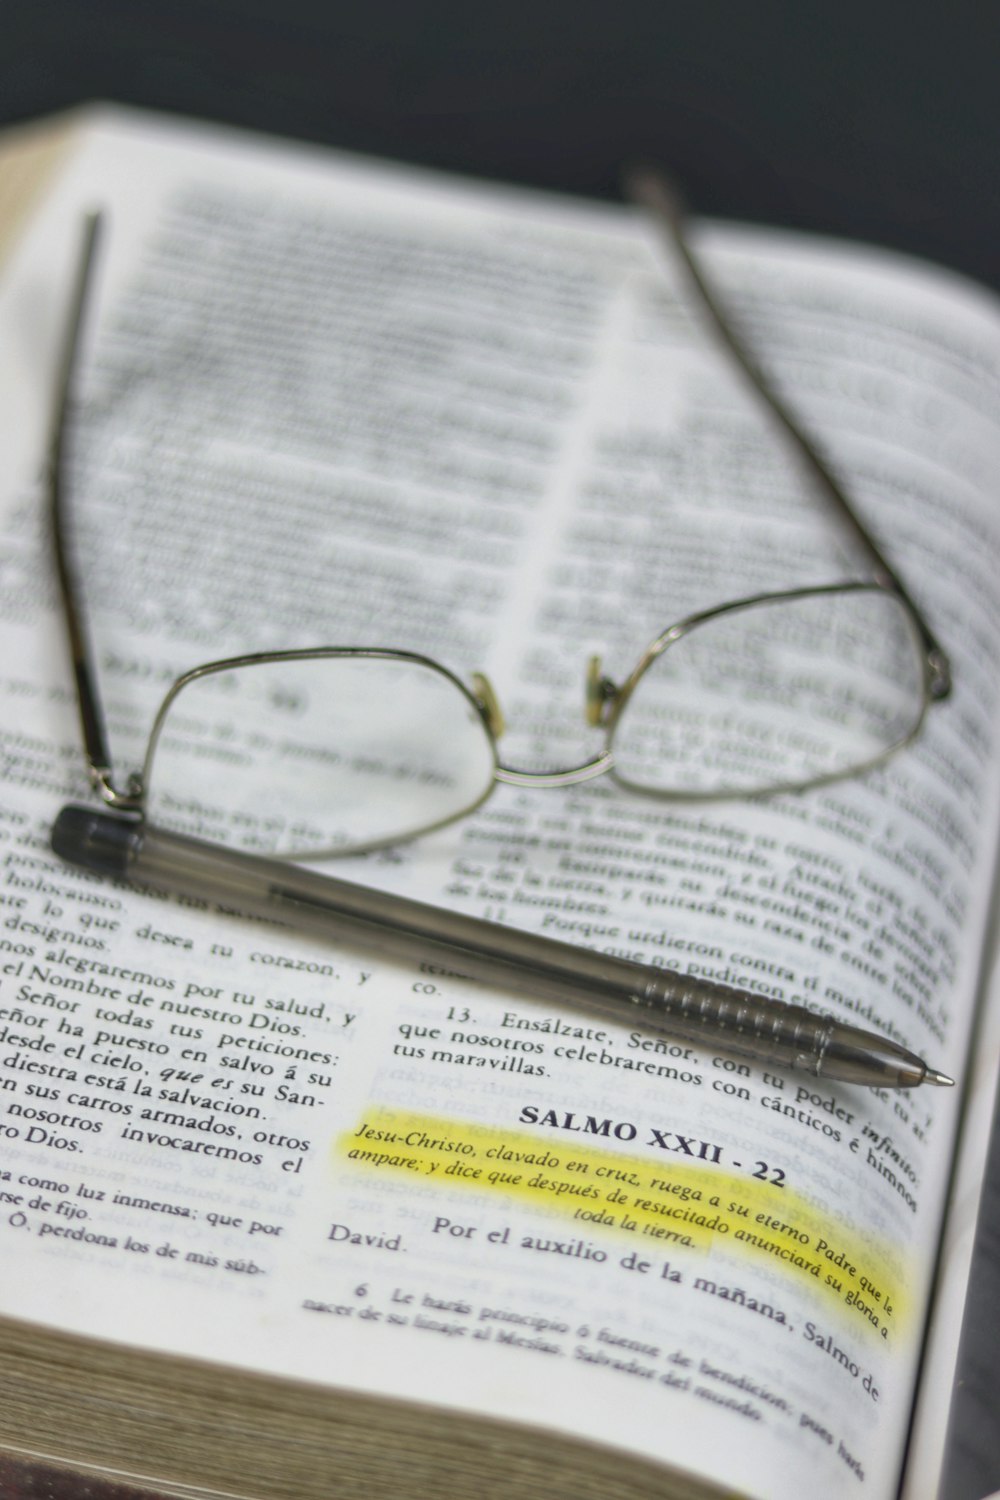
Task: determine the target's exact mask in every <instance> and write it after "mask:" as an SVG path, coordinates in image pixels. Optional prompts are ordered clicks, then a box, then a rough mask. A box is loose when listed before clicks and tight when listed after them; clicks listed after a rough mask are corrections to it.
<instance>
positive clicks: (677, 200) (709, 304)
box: [624, 164, 951, 699]
mask: <svg viewBox="0 0 1000 1500" xmlns="http://www.w3.org/2000/svg"><path fill="white" fill-rule="evenodd" d="M624 187H625V192H626V194H627V196H628V197H629V198H630V199H631V200H632V201H633V202H634V203H637V204H639V205H640V206H641V207H643V208H645V209H647V210H648V211H649V212H650V213H651V214H652V216H653V217H654V218H655V219H656V221H657V223H658V224H659V225H660V227H661V228H662V229H663V230H664V231H665V232H666V234H667V236H668V238H669V240H670V243H671V245H672V246H673V248H674V249H675V250H676V251H677V252H678V254H679V256H680V258H681V260H682V262H683V264H684V266H685V268H686V270H687V273H688V276H689V278H690V280H691V283H692V286H693V287H694V289H695V291H696V292H697V294H698V297H699V300H700V302H701V304H702V306H703V307H704V309H705V311H706V312H707V313H708V315H709V317H710V318H711V321H712V323H713V324H714V327H715V330H716V332H717V333H718V335H719V337H720V338H721V340H722V341H723V343H724V344H725V345H726V347H727V349H728V350H729V353H730V354H731V355H732V357H733V359H734V360H735V361H736V363H737V364H738V365H739V366H740V368H741V369H742V370H743V372H744V374H745V375H746V377H747V378H748V380H749V381H750V383H751V385H752V386H753V388H754V390H755V391H756V392H757V393H758V395H759V396H761V397H762V398H763V400H764V401H765V402H766V403H767V405H768V406H769V407H770V409H771V411H772V412H773V413H774V415H775V416H776V417H777V419H778V421H779V422H780V423H781V426H782V427H783V429H784V431H785V433H786V434H787V435H788V437H789V438H790V439H791V441H792V443H793V444H794V446H795V448H796V449H797V451H798V453H799V456H800V458H801V459H802V461H803V462H804V464H805V466H806V469H807V470H808V472H809V473H810V475H811V476H812V478H813V480H814V481H815V482H816V484H817V485H818V487H819V490H820V492H821V493H822V494H823V495H824V496H825V497H826V500H827V501H828V502H829V503H830V504H831V505H832V506H833V509H834V510H835V511H836V512H837V514H838V515H839V516H840V518H841V520H842V521H843V522H844V523H845V525H846V526H847V527H848V529H849V530H850V532H851V533H852V535H853V536H854V537H855V538H856V539H857V541H858V542H860V544H861V546H862V547H863V548H864V549H865V551H866V552H867V553H868V556H869V558H870V560H871V562H872V565H873V567H874V571H875V576H876V579H877V581H878V582H879V583H880V584H882V585H883V586H884V587H888V588H890V589H892V590H893V592H895V593H896V594H898V595H899V597H900V598H901V599H902V600H903V601H904V602H905V604H906V605H907V606H908V608H909V610H910V612H911V614H912V615H913V619H914V621H915V622H916V625H917V629H918V630H919V632H920V638H921V643H922V645H923V649H924V655H925V661H926V668H927V690H928V692H929V694H930V696H931V697H932V698H935V699H937V698H946V697H947V696H948V694H949V693H950V692H951V666H950V663H949V660H948V656H947V653H946V652H945V651H944V649H943V648H942V646H941V645H940V643H939V642H938V640H937V637H936V636H935V635H934V632H933V631H932V630H931V628H930V626H929V625H928V623H927V620H926V619H925V617H924V615H923V613H922V612H921V610H920V609H919V608H918V606H917V605H916V603H915V602H914V600H913V598H912V597H911V595H910V592H909V590H908V589H907V587H906V585H905V584H904V583H903V581H902V579H901V578H900V576H899V574H898V573H897V572H896V570H895V568H893V567H892V565H891V564H890V563H889V562H888V560H887V559H886V557H885V554H884V553H883V552H882V550H881V548H880V547H879V545H878V543H877V542H876V541H875V538H874V537H873V536H872V534H871V532H870V531H869V530H868V528H867V526H866V525H865V524H864V522H863V521H862V520H861V518H860V516H859V515H858V514H857V512H856V511H855V509H854V506H853V505H852V504H851V502H850V500H849V499H848V498H847V495H846V494H845V493H844V490H843V489H842V488H841V486H840V484H839V483H838V481H837V480H836V478H835V477H834V475H833V473H832V472H831V470H830V468H829V466H828V465H827V463H826V461H825V459H823V458H822V457H821V455H820V453H819V451H818V449H817V448H816V446H815V445H814V443H813V442H812V440H811V439H810V438H809V437H808V435H807V434H806V433H805V432H804V431H803V429H802V427H801V426H800V425H799V423H798V421H797V420H796V418H795V417H794V416H793V415H792V413H791V411H790V410H789V408H788V407H787V406H786V405H785V403H784V402H783V401H782V399H781V397H780V396H779V395H778V393H777V391H776V390H775V389H774V387H773V385H772V384H771V382H770V381H769V379H768V378H767V376H766V375H765V374H764V372H763V371H762V370H761V369H760V367H759V366H758V365H757V364H756V363H755V361H754V360H753V359H752V358H751V356H750V353H749V351H748V350H747V349H746V348H745V346H744V345H743V343H742V342H741V340H740V338H739V336H738V335H737V333H736V331H735V329H734V328H733V326H732V324H731V323H730V321H729V318H728V316H727V314H726V313H725V312H724V311H723V308H722V305H721V303H720V302H719V300H718V298H717V297H716V295H715V292H714V291H713V289H712V287H711V286H710V285H709V283H708V282H707V281H706V279H705V275H704V273H703V271H702V269H701V266H700V264H699V262H698V259H697V257H696V256H695V254H694V252H693V251H692V249H691V246H690V244H689V243H688V240H687V237H686V235H685V232H684V226H685V209H684V204H683V202H682V199H681V197H680V194H679V193H678V191H677V189H676V188H675V186H674V185H673V183H672V182H671V181H670V179H669V178H668V177H667V176H666V175H665V174H664V173H663V172H662V171H660V170H659V169H658V168H656V167H652V166H649V165H647V164H642V165H638V166H634V167H631V168H630V169H629V170H628V171H627V172H626V174H625V178H624Z"/></svg>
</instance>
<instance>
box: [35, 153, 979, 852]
mask: <svg viewBox="0 0 1000 1500" xmlns="http://www.w3.org/2000/svg"><path fill="white" fill-rule="evenodd" d="M632 188H633V195H634V196H635V197H636V198H637V199H638V200H639V201H641V202H642V203H644V204H645V205H646V206H647V207H649V208H650V209H651V210H652V211H653V212H654V213H655V214H656V216H657V218H658V220H659V222H660V223H661V224H662V225H663V227H664V228H665V229H666V230H667V232H668V233H669V235H670V238H671V240H672V242H673V244H674V246H675V248H676V249H677V250H678V251H679V253H680V255H681V257H682V259H683V261H684V262H685V264H686V265H687V268H688V271H689V273H690V278H691V284H692V287H693V288H694V289H695V291H696V292H697V294H698V296H699V297H700V300H701V302H702V304H703V305H704V307H705V309H706V310H707V313H708V314H709V316H710V318H711V319H712V320H713V321H714V323H715V326H716V329H717V331H718V333H719V335H720V336H721V338H722V339H723V341H724V342H725V343H726V345H727V346H728V348H729V350H730V353H731V354H732V356H733V358H734V359H735V360H736V361H737V362H738V363H739V364H740V366H741V367H742V368H743V370H744V371H745V373H746V374H747V376H748V377H749V378H750V380H751V381H752V383H753V386H754V387H755V389H756V390H757V391H758V393H759V394H760V395H761V397H762V398H763V399H764V400H765V401H766V402H767V403H768V405H769V406H770V408H771V410H772V411H773V412H774V413H775V414H776V416H777V418H778V420H779V422H780V423H781V425H782V426H783V427H784V429H785V431H786V433H787V434H788V436H789V438H790V439H791V441H792V442H793V443H794V445H795V446H796V447H797V449H798V452H799V455H800V457H801V458H802V460H803V461H804V463H805V465H806V468H807V469H808V471H809V473H810V474H811V477H812V480H813V482H814V487H815V490H816V493H817V495H818V496H819V497H820V498H821V499H822V500H823V501H824V502H825V503H826V504H827V505H829V506H831V507H832V508H833V510H834V511H835V512H836V514H837V515H838V516H839V517H840V519H841V520H842V521H843V523H844V524H845V525H846V526H847V528H848V529H849V531H850V532H851V534H852V535H853V537H854V539H855V541H856V542H857V543H858V544H859V545H860V547H861V549H862V550H863V552H864V554H865V556H866V557H867V559H868V562H869V564H870V568H871V579H870V581H864V582H862V581H859V582H852V581H849V582H843V583H834V584H831V585H828V586H825V587H810V588H803V589H796V590H791V591H785V592H782V593H772V594H764V595H756V596H754V597H751V598H746V599H740V600H736V601H734V602H728V603H725V604H722V605H720V606H718V607H717V608H714V609H710V610H706V611H702V612H700V613H698V614H694V615H689V616H688V617H686V618H685V619H682V620H680V621H677V622H675V623H673V624H671V625H670V626H668V628H666V629H665V630H664V631H662V633H661V634H660V635H658V636H657V637H656V639H655V640H653V641H652V643H651V644H650V645H649V646H648V647H647V648H646V650H645V651H644V652H643V653H642V655H641V656H640V657H639V659H638V661H637V663H636V665H635V667H634V669H633V670H632V672H631V673H630V674H629V676H628V677H627V678H626V679H625V680H624V681H623V682H620V683H615V682H612V681H611V680H610V679H609V678H608V677H607V676H605V674H604V672H603V670H602V667H601V663H600V661H599V660H597V659H594V660H592V661H591V663H590V665H589V668H588V670H587V674H586V684H585V712H586V716H587V719H588V721H589V723H590V724H591V725H592V726H593V727H594V729H595V731H596V732H598V733H599V734H600V736H601V743H600V746H599V748H598V749H597V750H596V751H595V753H594V754H593V755H592V756H590V757H589V758H587V759H585V760H584V761H583V762H582V763H580V764H577V765H573V766H569V767H562V768H556V769H551V770H536V769H531V768H518V767H517V766H513V765H509V764H507V763H506V762H505V761H504V759H503V757H502V756H501V753H500V748H499V746H500V741H501V737H502V733H503V727H504V726H503V718H502V714H501V711H500V708H499V705H498V702H497V697H496V694H495V693H494V691H493V688H492V687H491V685H490V683H489V682H488V680H487V679H486V678H485V677H484V676H483V675H482V674H479V673H476V674H474V675H473V676H472V677H471V678H470V679H469V681H468V683H465V682H463V681H462V680H461V679H460V678H459V677H457V676H456V675H455V674H454V673H453V672H452V671H451V670H449V669H448V668H447V667H444V666H442V665H440V664H439V663H438V662H435V661H433V660H431V659H430V658H428V657H426V656H423V655H420V654H418V653H415V652H411V651H406V650H390V649H382V648H371V649H368V648H346V647H343V648H342V647H330V648H320V649H310V650H289V651H278V652H267V653H258V654H251V655H244V656H238V657H232V658H228V659H226V660H222V661H214V662H209V663H207V664H206V665H204V666H200V667H197V668H195V669H194V670H192V671H189V672H186V673H184V675H183V676H181V677H179V678H178V679H177V680H176V681H175V682H174V684H173V686H172V687H171V688H170V690H169V692H168V693H167V695H166V697H165V698H164V700H163V703H162V705H161V707H160V709H159V711H158V713H157V714H156V717H155V720H154V722H153V726H152V730H151V733H150V738H149V744H148V749H147V752H146V757H145V762H144V765H143V767H142V769H141V770H140V771H138V772H136V773H134V774H133V775H131V776H130V777H129V778H128V779H127V780H126V781H125V782H124V783H120V782H119V781H118V780H117V778H116V776H115V773H114V770H113V766H112V760H111V755H110V751H109V748H108V738H107V734H106V730H105V723H104V715H103V711H102V708H101V700H100V694H99V691H98V681H97V673H96V671H95V667H94V661H93V656H92V652H91V648H90V644H89V633H88V630H87V627H86V623H85V618H84V612H83V604H82V592H81V589H80V585H79V581H78V578H77V575H76V571H75V569H74V566H73V564H72V561H71V555H70V547H69V541H68V525H67V514H66V512H67V501H66V493H65V492H66V485H65V479H64V472H65V465H64V450H65V438H66V430H67V426H68V415H69V410H70V404H71V393H72V388H73V383H74V372H75V367H76V363H77V353H78V348H79V343H80V331H81V326H82V323H83V320H84V315H85V310H86V304H87V301H88V288H89V287H90V285H91V279H92V273H93V267H94V261H95V242H96V238H97V233H98V224H99V220H98V219H97V218H94V219H91V220H90V221H88V226H87V232H86V235H85V240H84V246H83V251H82V254H81V260H80V267H79V272H78V278H77V283H76V288H75V292H74V296H73V299H72V308H71V313H70V317H69V322H68V331H67V336H66V346H65V353H64V358H63V361H62V365H61V372H60V377H59V383H58V390H57V402H56V417H55V422H54V437H53V443H52V452H51V462H50V469H49V476H50V494H51V510H52V521H53V537H54V545H55V554H56V563H57V569H58V575H59V580H60V587H61V596H62V602H63V607H64V614H65V619H66V625H67V630H68V634H69V641H70V649H71V653H72V659H73V667H74V676H75V682H76V691H77V698H78V703H79V710H80V718H81V724H82V731H83V741H84V747H85V753H86V758H87V763H88V768H89V773H90V778H91V782H92V784H93V786H94V788H95V789H96V790H97V792H98V793H99V794H100V796H101V798H102V799H103V800H104V802H105V803H106V804H107V805H108V806H109V807H111V808H114V809H119V810H122V811H124V812H128V813H132V814H135V815H140V816H142V817H143V818H147V819H148V820H149V821H150V822H151V823H153V824H155V825H157V826H159V827H163V828H167V829H173V830H176V831H179V832H180V833H183V834H196V835H198V836H199V837H202V838H205V839H208V840H210V841H212V842H213V843H218V844H224V845H232V846H236V847H239V848H243V849H246V850H249V851H251V852H255V853H271V854H277V855H279V856H281V857H285V858H294V859H300V860H301V859H309V858H318V857H323V856H327V855H330V854H338V853H341V854H342V853H357V852H363V851H367V850H370V849H374V848H378V847H382V846H385V845H389V844H394V843H398V842H401V841H403V840H408V839H411V838H414V837H416V836H418V835H420V834H423V833H427V832H429V831H430V830H432V829H436V828H440V827H442V826H444V825H446V824H448V823H451V822H453V821H455V820H456V819H458V818H461V817H464V816H466V815H467V814H469V813H471V812H473V811H474V810H475V809H476V808H477V807H479V806H480V805H481V804H482V803H483V801H484V800H485V799H486V798H487V797H488V796H489V795H490V793H491V791H492V790H493V788H494V787H495V786H496V785H497V784H499V783H504V782H505V783H511V784H514V785H517V786H536V787H558V786H569V785H573V784H576V783H579V782H583V781H587V780H590V779H592V778H594V777H597V776H601V775H608V776H610V777H611V778H613V780H615V781H616V782H617V783H618V784H619V786H621V787H622V788H623V789H625V790H626V791H628V792H631V793H638V794H641V795H646V796H652V797H658V798H675V799H687V800H693V799H706V798H717V797H731V796H750V795H756V794H760V793H767V792H774V791H789V790H801V789H805V788H808V787H812V786H815V785H817V784H820V783H823V782H827V781H831V780H834V779H837V778H842V777H845V776H850V775H854V774H856V773H858V772H861V771H864V770H866V769H868V768H870V767H872V766H875V765H877V764H879V763H880V762H882V761H883V760H884V759H885V758H886V757H887V756H889V755H891V754H892V753H893V752H894V751H896V750H898V749H899V748H900V747H901V746H903V745H905V744H907V743H908V742H909V741H911V740H912V739H913V738H914V736H915V735H916V734H917V733H918V731H919V730H920V727H921V725H922V723H923V719H924V715H925V713H926V711H927V708H928V706H929V705H930V704H931V703H933V702H934V701H936V700H940V699H942V698H944V697H946V696H947V695H948V693H949V691H950V686H951V677H950V669H949V665H948V661H947V658H946V656H945V654H944V652H943V651H942V649H941V647H940V645H939V644H938V642H937V641H936V639H935V637H934V635H933V634H932V632H931V630H930V628H929V626H928V624H927V622H926V620H925V619H924V617H923V615H922V614H921V612H920V610H919V609H918V608H917V606H916V605H915V604H914V602H913V600H912V598H911V596H910V594H909V592H908V590H907V589H906V588H905V586H904V584H903V583H902V581H901V579H900V577H899V575H898V573H897V572H896V571H895V570H894V569H893V568H892V567H891V566H890V564H889V563H888V561H887V560H886V558H885V557H884V555H883V553H882V552H881V550H880V549H879V547H878V546H877V544H876V543H875V541H874V539H873V538H872V536H871V534H870V533H869V531H868V530H867V528H866V527H865V526H864V524H863V523H862V522H861V520H860V519H859V517H858V516H857V514H856V512H855V511H854V508H853V506H852V505H851V503H850V502H849V500H848V498H847V496H846V495H845V493H844V491H843V489H842V487H841V486H840V485H839V483H838V482H837V481H836V479H835V478H834V477H833V475H832V474H831V472H830V470H829V468H828V467H827V465H826V463H825V462H824V461H823V459H822V458H821V456H820V455H819V453H818V451H817V449H816V448H815V446H814V445H813V443H812V442H811V441H810V439H809V438H808V437H807V436H806V435H805V434H804V433H803V431H802V430H801V428H800V427H799V425H798V424H797V423H796V422H795V421H794V420H793V418H792V417H791V415H790V413H789V412H788V411H787V409H786V408H785V406H784V404H783V403H782V401H781V400H780V399H779V397H778V396H777V394H776V393H775V391H774V390H773V389H772V387H771V385H770V383H769V381H768V380H767V379H766V378H765V377H764V376H763V374H762V373H761V372H760V371H759V370H758V369H757V368H756V367H755V365H754V364H753V363H752V361H751V360H750V358H749V356H748V355H747V353H746V352H745V350H744V349H743V348H742V346H741V345H740V344H739V342H738V341H737V339H736V337H735V335H734V333H733V331H732V329H731V328H730V326H729V324H728V322H727V320H726V318H725V317H724V315H723V314H722V312H721V310H720V308H719V306H718V304H717V302H716V299H715V297H714V295H713V293H712V292H711V290H710V288H709V287H708V286H707V285H706V283H705V281H704V277H703V275H702V272H701V270H700V267H699V266H698V264H697V263H696V262H695V260H694V258H693V257H692V254H691V251H690V249H689V247H688V245H687V242H686V240H685V238H684V235H683V233H682V229H681V225H680V221H679V215H678V211H677V208H676V204H675V201H674V199H673V197H672V195H671V191H670V189H669V188H668V187H667V186H666V184H665V183H664V182H663V180H662V179H661V178H659V177H658V176H657V175H656V174H653V173H648V172H646V173H641V174H638V175H637V176H636V177H635V179H634V180H633V183H632Z"/></svg>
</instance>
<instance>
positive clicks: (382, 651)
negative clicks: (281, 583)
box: [129, 646, 500, 859]
mask: <svg viewBox="0 0 1000 1500" xmlns="http://www.w3.org/2000/svg"><path fill="white" fill-rule="evenodd" d="M331 660H354V661H365V660H367V661H394V662H399V663H400V664H404V665H407V666H413V667H419V668H420V669H421V670H424V671H430V672H433V673H434V674H435V675H437V676H438V677H442V678H444V679H445V680H446V681H447V682H448V684H449V686H451V687H453V688H457V690H458V691H459V693H461V695H462V697H463V698H464V699H465V702H466V704H467V706H468V707H469V708H470V709H471V710H472V711H473V713H474V714H475V716H476V720H477V723H478V725H479V727H480V729H481V732H482V735H483V739H484V740H485V742H486V745H487V747H488V749H489V755H490V775H489V777H488V778H487V779H486V780H485V783H484V786H483V789H482V791H481V793H480V794H479V795H478V796H477V797H475V798H474V799H473V800H472V801H471V802H468V803H465V804H463V806H462V807H460V808H459V809H457V810H456V811H455V812H453V813H449V814H448V815H447V816H446V817H442V818H435V819H433V820H432V821H430V822H428V823H421V824H420V825H419V826H418V827H416V828H415V829H413V831H412V832H407V833H405V834H403V833H396V834H393V835H391V836H386V837H380V838H376V839H368V840H365V841H364V842H360V843H356V844H351V845H349V846H343V845H338V846H335V847H330V848H318V849H313V848H310V849H308V850H304V849H288V850H276V851H268V852H269V855H270V857H272V858H286V859H296V858H300V859H304V858H309V859H325V858H333V857H335V856H341V857H342V856H344V855H353V854H371V853H375V852H377V851H378V850H380V849H387V848H390V847H392V845H394V844H398V843H400V842H401V841H403V840H409V839H413V838H422V837H423V836H424V835H425V834H428V833H435V832H437V830H438V829H441V828H447V827H448V825H449V824H451V823H456V822H459V821H460V820H461V819H462V818H467V817H469V816H470V815H471V814H472V813H474V812H475V811H476V810H477V809H478V808H480V807H481V806H482V805H483V803H484V802H485V801H486V800H487V798H488V797H490V796H491V795H492V793H493V791H494V789H495V787H496V785H497V781H498V780H499V776H498V771H499V769H500V765H499V755H498V751H497V738H496V734H495V732H494V729H493V726H492V725H491V723H490V713H489V705H488V704H487V703H485V702H483V701H482V700H481V699H480V698H478V697H477V696H476V694H475V692H473V690H472V689H470V688H469V687H468V686H467V684H466V683H464V682H463V681H462V679H461V678H460V677H458V676H456V674H455V673H454V672H452V671H451V670H450V668H448V667H446V666H444V665H443V663H441V662H439V661H435V660H434V658H433V657H431V656H426V655H424V654H423V653H422V652H419V651H405V650H395V649H393V648H391V647H379V646H304V647H299V648H292V649H290V650H278V651H249V652H244V653H243V654H241V655H239V656H228V657H220V658H219V659H218V660H216V661H209V662H201V663H200V664H199V665H198V666H196V667H191V668H190V669H189V670H188V671H186V672H182V673H181V674H180V676H179V677H176V678H175V679H174V681H173V682H172V683H171V684H170V687H169V688H168V689H167V691H166V693H165V694H164V697H163V698H162V700H161V702H160V705H159V707H158V709H157V710H156V713H155V715H154V717H153V723H152V727H151V729H150V731H149V737H148V739H147V741H146V753H145V757H144V760H143V766H142V771H141V772H140V773H139V775H138V776H135V777H133V778H132V780H131V782H130V787H129V791H130V794H131V795H132V796H133V797H134V799H135V803H136V809H135V810H136V811H138V812H145V808H146V802H147V798H148V796H149V792H150V788H151V786H152V784H153V766H154V760H155V756H156V750H157V747H158V745H159V741H160V736H161V733H162V731H163V727H164V725H165V723H166V721H167V719H168V717H169V714H170V710H171V709H172V707H173V705H174V703H175V701H176V700H177V698H178V697H179V696H180V694H181V693H182V692H183V690H184V689H185V688H187V687H189V686H190V685H191V684H192V683H193V682H198V681H201V680H202V679H204V678H206V677H211V676H216V675H219V674H221V673H223V672H234V671H240V670H244V669H252V668H254V667H264V666H271V665H280V664H284V663H287V662H296V661H331Z"/></svg>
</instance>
